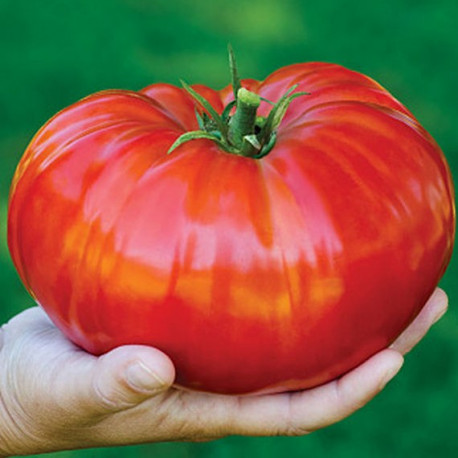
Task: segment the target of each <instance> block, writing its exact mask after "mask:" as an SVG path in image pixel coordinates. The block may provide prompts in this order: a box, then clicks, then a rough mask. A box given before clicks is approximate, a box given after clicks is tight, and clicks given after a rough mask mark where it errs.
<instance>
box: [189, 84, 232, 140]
mask: <svg viewBox="0 0 458 458" xmlns="http://www.w3.org/2000/svg"><path fill="white" fill-rule="evenodd" d="M181 84H182V86H183V88H184V89H185V90H186V92H188V94H189V95H190V96H191V97H192V98H193V99H194V100H195V101H196V102H197V103H199V104H200V105H201V106H202V107H203V108H204V109H205V110H207V111H208V113H209V115H210V117H211V119H212V120H213V121H214V122H215V124H216V126H217V127H218V129H219V130H220V132H222V133H223V134H225V133H226V128H227V127H226V124H225V123H224V122H223V121H222V119H221V116H220V115H219V114H218V112H217V111H216V110H215V109H214V108H213V107H212V105H211V103H210V102H208V100H206V99H205V98H204V97H202V96H201V95H200V94H198V93H197V92H196V91H195V90H194V89H193V88H192V87H191V86H189V84H187V83H185V82H184V81H183V80H181Z"/></svg>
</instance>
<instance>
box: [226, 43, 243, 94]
mask: <svg viewBox="0 0 458 458" xmlns="http://www.w3.org/2000/svg"><path fill="white" fill-rule="evenodd" d="M227 50H228V51H229V68H230V69H231V76H232V90H233V92H234V101H236V103H237V94H238V92H239V89H240V88H241V87H242V83H241V82H240V77H239V74H238V71H237V63H236V62H235V54H234V50H233V49H232V46H231V45H230V44H228V45H227Z"/></svg>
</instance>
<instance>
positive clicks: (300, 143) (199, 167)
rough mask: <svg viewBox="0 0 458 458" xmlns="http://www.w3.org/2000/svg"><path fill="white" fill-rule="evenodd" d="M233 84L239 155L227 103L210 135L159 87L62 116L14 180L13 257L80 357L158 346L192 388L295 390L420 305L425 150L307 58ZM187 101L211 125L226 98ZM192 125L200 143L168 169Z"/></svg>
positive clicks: (435, 250)
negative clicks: (252, 120)
mask: <svg viewBox="0 0 458 458" xmlns="http://www.w3.org/2000/svg"><path fill="white" fill-rule="evenodd" d="M234 84H235V83H234ZM241 84H242V86H244V87H245V88H247V89H248V90H249V91H250V92H249V93H250V94H251V95H253V93H255V94H259V95H260V96H262V97H263V99H262V101H261V104H260V106H259V109H258V110H257V112H256V109H255V110H254V111H255V114H256V115H257V118H256V125H254V127H253V125H252V126H251V127H253V129H254V130H253V132H251V133H250V132H243V135H242V136H245V134H246V136H248V137H250V138H248V140H249V142H250V144H252V145H254V147H253V148H254V150H255V151H254V153H253V151H251V153H250V154H247V155H244V154H242V153H240V151H241V149H240V148H238V147H237V142H236V141H235V140H234V141H232V140H231V138H232V137H231V132H230V130H231V127H230V126H231V122H232V120H233V118H234V117H235V116H230V115H233V114H234V110H235V113H237V112H238V111H239V109H240V113H242V111H241V110H242V109H241V108H239V103H237V107H236V108H234V107H233V104H232V105H230V106H229V108H228V109H227V110H225V116H223V118H225V120H224V122H225V124H224V129H227V132H226V133H224V132H223V133H221V131H220V132H218V127H220V126H219V124H218V122H215V119H211V118H212V116H211V113H209V112H208V110H205V108H208V105H205V104H202V103H199V102H198V101H196V98H195V97H192V96H191V95H190V92H189V90H185V89H181V88H177V87H174V86H172V85H168V84H154V85H152V86H150V87H147V88H146V89H144V90H142V91H140V92H131V91H124V90H112V91H105V92H100V93H97V94H94V95H91V96H89V97H87V98H85V99H83V100H81V101H79V102H77V103H75V104H74V105H72V106H70V107H68V108H66V109H65V110H63V111H61V112H60V113H58V114H57V115H56V116H54V117H53V118H52V119H51V120H50V121H49V122H48V123H47V124H46V125H45V126H44V127H43V128H42V129H41V130H40V131H39V132H38V134H37V135H36V136H35V137H34V139H33V140H32V142H31V144H30V145H29V147H28V149H27V151H26V152H25V154H24V156H23V158H22V160H21V162H20V164H19V166H18V169H17V172H16V175H15V177H14V181H13V184H12V188H11V195H10V206H9V220H8V238H9V239H8V241H9V247H10V251H11V254H12V258H13V261H14V263H15V265H16V267H17V270H18V272H19V274H20V276H21V278H22V280H23V282H24V283H25V285H26V287H27V289H28V290H29V291H30V293H31V294H32V295H33V296H34V298H35V299H36V300H37V302H38V303H39V304H41V306H42V307H43V308H44V309H45V310H46V311H47V313H48V314H49V315H50V317H51V318H52V320H53V321H54V322H55V324H56V325H57V326H58V327H59V328H60V329H61V330H62V331H63V332H64V333H65V334H66V335H67V336H68V337H69V338H70V339H71V340H72V341H74V342H75V343H76V344H78V345H80V346H81V347H83V348H84V349H86V350H88V351H89V352H92V353H94V354H101V353H103V352H106V351H108V350H110V349H112V348H114V347H116V346H118V345H123V344H133V343H135V344H147V345H153V346H155V347H157V348H159V349H161V350H163V351H164V352H165V353H167V354H168V355H169V356H170V357H171V358H172V360H173V361H174V363H175V365H176V369H177V380H176V382H177V384H178V385H180V386H184V387H188V388H192V389H198V390H205V391H212V392H220V393H252V392H259V391H267V392H276V391H283V390H297V389H303V388H307V387H311V386H315V385H318V384H321V383H324V382H326V381H328V380H330V379H333V378H335V377H337V376H339V375H341V374H343V373H344V372H346V371H348V370H350V369H351V368H353V367H355V366H356V365H358V364H360V363H361V362H362V361H363V360H365V359H366V358H368V357H369V356H370V355H372V354H374V353H375V352H377V351H378V350H380V349H382V348H384V347H386V346H387V345H389V344H390V343H391V342H392V341H393V340H394V339H395V338H396V337H397V336H398V335H399V334H400V333H401V331H402V330H404V329H405V328H406V326H407V325H408V324H409V323H410V322H411V321H412V320H413V318H414V317H415V316H416V315H417V314H418V312H419V311H420V310H421V308H422V307H423V305H424V303H425V301H426V300H427V298H428V297H429V295H430V294H431V293H432V291H433V289H434V287H435V286H436V284H437V283H438V281H439V279H440V278H441V276H442V274H443V273H444V271H445V269H446V266H447V264H448V262H449V259H450V256H451V251H452V246H453V239H454V233H455V208H454V198H453V185H452V180H451V176H450V172H449V169H448V166H447V164H446V161H445V159H444V156H443V154H442V152H441V151H440V149H439V147H438V146H437V144H436V143H435V142H434V140H433V139H432V138H431V136H430V135H429V134H428V133H427V132H426V131H425V130H424V129H423V128H422V127H421V126H420V125H419V123H418V122H417V121H416V119H415V118H414V117H413V115H412V114H411V113H410V112H409V111H408V110H407V109H406V108H405V107H404V106H403V105H401V104H400V103H399V102H398V101H397V100H396V99H395V98H393V97H392V96H391V95H390V94H389V93H388V92H387V91H386V90H384V89H383V88H382V87H381V86H380V85H379V84H377V83H376V82H374V81H373V80H372V79H370V78H368V77H366V76H364V75H362V74H359V73H356V72H354V71H350V70H348V69H345V68H343V67H341V66H338V65H334V64H325V63H306V64H296V65H291V66H287V67H284V68H281V69H279V70H278V71H276V72H274V73H273V74H271V75H270V76H269V77H268V78H267V79H266V80H265V81H263V82H257V81H253V80H242V82H241ZM296 85H297V86H296ZM291 87H293V88H294V90H297V91H307V92H308V95H302V96H300V97H296V98H294V100H292V98H291V99H290V100H288V102H290V106H289V108H288V110H287V111H286V114H285V115H284V118H283V120H282V121H281V124H279V120H278V119H277V122H276V123H275V122H274V123H273V124H272V123H271V124H272V125H271V126H270V128H271V131H269V132H268V134H269V136H270V137H269V139H270V140H272V142H271V143H272V144H271V145H270V147H269V149H270V151H264V152H263V151H262V150H259V148H258V150H256V148H255V147H256V145H257V144H258V143H262V141H263V140H262V139H260V137H259V135H260V132H261V131H262V129H263V128H264V127H263V126H264V125H265V123H266V121H267V120H268V119H269V118H268V113H269V111H270V110H272V109H273V108H272V106H271V104H269V103H268V102H267V101H265V100H264V98H265V99H268V100H271V101H274V102H276V101H278V100H279V99H280V98H281V97H282V96H283V95H284V94H285V93H286V92H287V90H288V89H289V88H291ZM194 90H195V91H196V92H197V93H198V94H200V95H201V96H203V97H205V98H206V100H208V102H209V103H210V104H211V106H212V107H213V109H214V110H215V111H216V112H217V113H218V114H221V113H222V112H223V109H224V107H225V106H226V105H227V104H228V103H229V102H230V101H231V100H233V99H234V96H233V93H232V87H231V86H228V87H227V88H225V89H223V90H221V91H215V90H212V89H210V88H207V87H204V86H200V85H197V86H194ZM246 92H248V91H246ZM194 95H195V94H194ZM277 106H278V105H277ZM196 107H198V113H197V118H198V120H199V123H198V120H197V119H196ZM231 107H232V108H231ZM283 108H285V107H283ZM285 110H286V108H285V109H284V110H283V111H285ZM279 111H281V110H279ZM199 113H200V114H199ZM204 113H205V114H204ZM283 114H284V113H283ZM219 122H221V119H219ZM199 124H200V130H201V133H202V132H204V134H202V135H203V136H204V137H205V138H199V137H198V136H197V137H196V138H195V139H189V141H187V142H183V143H180V144H179V146H178V147H177V148H176V149H175V150H174V151H173V152H171V153H170V154H167V152H168V150H169V148H170V146H171V145H172V143H174V141H175V140H176V139H177V138H178V137H179V136H180V135H182V134H183V133H185V132H189V131H195V130H196V129H198V128H199ZM203 124H205V125H203ZM278 124H279V125H278ZM272 126H273V127H272ZM224 129H223V130H224ZM220 130H221V129H220ZM228 132H229V133H228ZM248 134H249V135H248ZM264 134H265V132H264ZM212 136H214V137H215V138H214V139H215V141H212V140H211V139H210V137H212ZM255 137H256V138H255ZM219 138H222V142H223V143H224V142H226V143H225V144H226V145H229V146H230V148H232V150H231V151H225V150H224V148H223V147H222V146H221V145H222V144H223V143H221V142H218V141H217V140H218V139H219ZM266 138H267V137H264V140H266ZM228 139H229V140H228ZM242 140H243V139H242ZM248 140H247V141H248ZM258 140H259V141H258ZM243 141H245V140H243ZM240 144H241V143H240V142H239V143H238V145H239V146H240ZM234 145H235V146H234ZM272 145H273V146H272ZM223 146H224V145H223ZM261 146H262V145H261ZM258 147H259V145H258ZM261 153H262V154H261Z"/></svg>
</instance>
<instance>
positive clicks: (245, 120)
mask: <svg viewBox="0 0 458 458" xmlns="http://www.w3.org/2000/svg"><path fill="white" fill-rule="evenodd" d="M260 103H261V98H260V97H259V95H258V94H255V93H254V92H250V91H248V90H247V89H245V88H244V87H241V88H240V89H239V90H238V91H237V104H236V106H237V109H236V111H235V114H234V116H232V118H231V119H230V121H229V131H228V138H229V141H230V142H231V144H232V145H233V146H234V147H236V148H238V149H240V150H241V151H242V152H244V153H246V154H247V155H249V153H251V152H254V151H253V150H254V149H255V147H254V145H252V143H250V142H248V141H246V140H244V138H245V137H246V136H249V135H253V134H254V133H255V122H256V111H257V109H258V107H259V105H260ZM244 149H245V150H246V151H243V150H244ZM244 155H245V154H244Z"/></svg>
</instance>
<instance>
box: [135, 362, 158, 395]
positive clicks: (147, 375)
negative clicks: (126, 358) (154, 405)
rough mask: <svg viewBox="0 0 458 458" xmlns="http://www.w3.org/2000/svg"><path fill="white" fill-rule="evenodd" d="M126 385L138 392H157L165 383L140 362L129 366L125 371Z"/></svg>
mask: <svg viewBox="0 0 458 458" xmlns="http://www.w3.org/2000/svg"><path fill="white" fill-rule="evenodd" d="M126 378H127V383H129V385H130V386H132V387H133V388H135V389H136V390H139V391H148V392H153V391H159V390H161V389H162V388H163V387H165V382H164V381H163V380H162V379H161V378H160V377H159V376H158V375H157V374H156V373H154V372H153V371H152V370H151V369H150V368H149V367H147V366H146V365H145V364H144V363H142V362H141V361H137V362H135V363H133V364H132V365H130V366H129V367H128V368H127V370H126Z"/></svg>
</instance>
